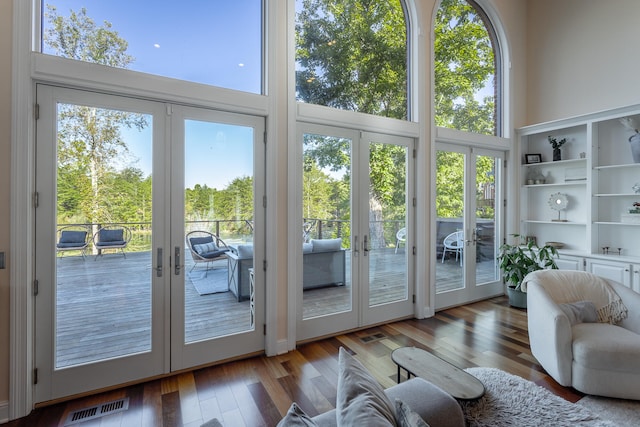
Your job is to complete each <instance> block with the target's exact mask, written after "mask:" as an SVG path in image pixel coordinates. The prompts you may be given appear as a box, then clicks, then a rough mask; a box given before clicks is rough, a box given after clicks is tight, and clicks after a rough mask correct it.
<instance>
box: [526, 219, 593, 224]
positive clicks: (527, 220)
mask: <svg viewBox="0 0 640 427" xmlns="http://www.w3.org/2000/svg"><path fill="white" fill-rule="evenodd" d="M522 222H524V223H526V224H553V225H587V224H586V223H584V222H572V221H564V222H563V221H551V220H548V221H540V220H534V219H523V220H522Z"/></svg>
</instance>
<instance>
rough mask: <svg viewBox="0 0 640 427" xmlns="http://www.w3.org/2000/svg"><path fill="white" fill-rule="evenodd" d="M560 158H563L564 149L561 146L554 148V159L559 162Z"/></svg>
mask: <svg viewBox="0 0 640 427" xmlns="http://www.w3.org/2000/svg"><path fill="white" fill-rule="evenodd" d="M558 160H562V151H560V149H559V148H554V149H553V161H554V162H557V161H558Z"/></svg>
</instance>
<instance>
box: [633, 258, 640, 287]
mask: <svg viewBox="0 0 640 427" xmlns="http://www.w3.org/2000/svg"><path fill="white" fill-rule="evenodd" d="M631 283H632V287H631V289H633V290H634V291H636V292H638V293H640V264H631Z"/></svg>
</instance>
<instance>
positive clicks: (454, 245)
mask: <svg viewBox="0 0 640 427" xmlns="http://www.w3.org/2000/svg"><path fill="white" fill-rule="evenodd" d="M442 244H443V245H444V248H443V249H442V261H441V262H442V263H444V256H445V255H446V254H447V252H455V254H456V261H458V259H460V265H462V251H463V249H464V232H462V231H454V232H453V233H451V234H449V235H448V236H447V237H445V238H444V241H443V242H442Z"/></svg>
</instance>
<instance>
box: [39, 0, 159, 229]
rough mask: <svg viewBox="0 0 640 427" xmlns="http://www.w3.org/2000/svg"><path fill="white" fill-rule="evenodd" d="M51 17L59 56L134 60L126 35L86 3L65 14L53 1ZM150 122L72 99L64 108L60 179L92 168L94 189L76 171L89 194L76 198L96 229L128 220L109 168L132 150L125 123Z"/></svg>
mask: <svg viewBox="0 0 640 427" xmlns="http://www.w3.org/2000/svg"><path fill="white" fill-rule="evenodd" d="M46 19H47V20H48V22H49V27H48V29H47V30H46V31H45V34H44V43H45V44H46V45H47V46H48V47H49V48H51V49H53V51H54V52H55V54H56V55H58V56H61V57H64V58H70V59H75V60H80V61H87V62H93V63H98V64H102V65H107V66H112V67H119V68H127V66H128V64H130V63H131V62H132V61H133V57H132V56H131V55H128V54H127V53H126V50H127V46H128V44H127V42H126V40H124V39H122V38H121V37H119V36H118V33H117V32H116V31H114V30H112V29H111V24H110V23H108V22H106V21H105V22H104V24H103V25H102V26H97V25H96V23H95V22H94V21H93V20H92V19H91V18H89V17H88V16H87V12H86V9H84V8H82V9H81V10H80V12H78V13H76V12H74V11H71V12H70V15H69V16H68V17H63V16H60V15H58V12H57V9H56V8H55V7H54V6H51V5H47V13H46ZM146 126H147V119H146V117H145V116H143V115H141V114H135V113H129V112H123V111H116V110H108V109H101V108H95V107H88V106H80V105H71V104H63V105H60V106H59V108H58V159H59V160H58V164H59V168H58V170H59V180H60V178H65V177H66V178H71V176H70V175H69V174H67V173H66V171H65V170H64V169H65V168H71V169H74V170H76V171H83V172H84V173H86V174H87V176H88V177H89V183H90V190H91V191H90V194H87V193H86V191H84V190H85V187H84V186H85V184H84V182H83V181H82V180H81V179H80V178H79V177H78V176H76V179H77V180H76V181H75V185H76V187H77V190H78V193H79V194H82V195H83V198H82V200H80V199H76V200H75V202H74V203H75V207H76V208H77V206H78V205H80V206H82V208H83V209H82V210H83V211H84V215H85V220H86V221H88V222H91V223H93V224H94V231H95V228H96V227H97V224H98V223H100V222H108V221H110V220H116V221H124V220H125V218H119V217H115V215H114V214H115V212H111V211H110V209H111V203H112V199H111V197H112V196H113V192H112V191H110V190H109V189H108V188H107V186H106V183H107V182H108V181H109V174H110V173H113V172H114V170H115V164H116V159H120V160H121V159H122V158H123V156H126V154H127V153H128V147H127V144H126V142H125V141H124V140H123V138H122V134H121V129H122V128H123V127H128V128H136V129H138V130H142V129H143V128H145V127H146ZM72 182H73V181H72ZM111 182H113V181H111ZM65 186H67V187H68V186H69V182H66V183H64V184H62V187H65ZM63 193H64V194H68V193H69V192H68V191H66V190H65V191H64V192H63ZM70 201H71V199H70V198H69V197H64V198H62V199H59V203H58V209H59V210H64V209H65V208H66V207H69V202H70ZM61 202H62V203H61Z"/></svg>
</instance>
